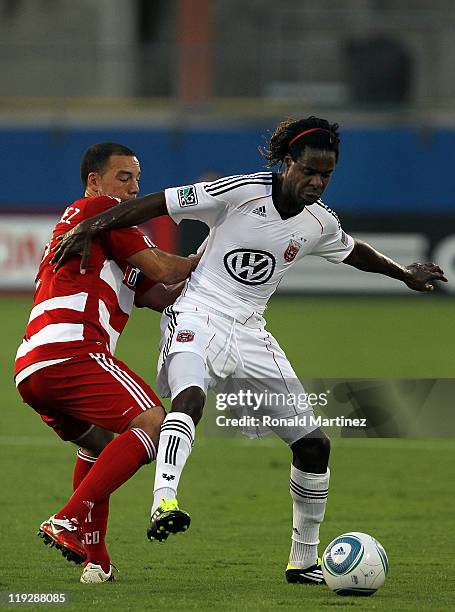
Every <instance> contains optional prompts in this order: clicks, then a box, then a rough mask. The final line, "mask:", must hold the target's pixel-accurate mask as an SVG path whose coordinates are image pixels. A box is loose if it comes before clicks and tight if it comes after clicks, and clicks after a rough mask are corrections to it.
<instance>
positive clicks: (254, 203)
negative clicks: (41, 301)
mask: <svg viewBox="0 0 455 612" xmlns="http://www.w3.org/2000/svg"><path fill="white" fill-rule="evenodd" d="M338 146H339V135H338V125H337V124H332V125H331V124H329V123H328V122H327V121H326V120H324V119H318V118H316V117H309V118H307V119H302V120H300V121H284V122H282V123H280V124H279V125H278V127H277V129H276V131H275V133H274V134H273V135H272V137H271V139H270V143H269V149H268V151H267V152H266V153H265V157H266V159H267V161H268V162H269V165H270V166H274V165H275V164H278V163H281V164H282V171H281V172H278V173H275V172H259V173H254V174H247V175H237V176H231V177H227V178H222V179H219V180H217V181H214V182H211V183H197V184H194V185H188V186H185V187H178V188H172V189H167V190H166V191H165V193H164V194H163V193H161V194H152V195H150V196H145V197H144V198H139V199H136V201H135V202H131V203H125V204H119V205H118V206H116V207H114V208H112V209H110V210H109V211H107V212H106V213H103V214H102V215H98V216H97V217H94V218H93V219H91V220H88V221H84V222H83V223H82V224H81V225H80V226H79V227H78V228H75V229H74V230H72V231H71V232H70V233H69V234H67V235H66V236H65V237H64V238H63V239H62V242H61V246H60V247H59V248H58V249H57V251H56V255H55V260H61V261H64V260H65V259H66V258H67V257H68V256H70V255H71V254H74V253H77V252H80V251H82V252H83V256H82V261H81V268H84V267H85V266H86V263H87V260H88V256H89V250H88V246H89V242H90V239H91V238H92V237H93V236H94V235H96V234H97V233H99V232H100V231H104V230H106V229H112V228H121V227H128V226H129V225H133V224H138V223H142V222H143V221H145V220H147V219H149V218H151V217H154V216H158V215H160V214H168V215H169V216H170V217H171V218H172V219H173V220H174V221H175V222H176V223H179V222H180V221H181V220H182V219H197V220H199V221H203V222H204V223H206V224H207V225H208V226H209V228H210V233H209V237H208V240H207V243H206V245H205V252H204V254H203V256H202V259H201V261H200V263H199V265H198V267H197V269H196V270H195V271H194V272H193V274H192V275H191V278H190V280H189V281H188V282H187V284H186V286H185V288H184V290H183V291H182V294H181V296H180V297H179V298H178V299H177V301H176V302H175V304H174V305H173V306H171V307H168V308H167V309H166V310H165V311H164V313H163V318H162V340H161V354H160V359H159V363H158V388H159V392H160V393H162V394H163V395H170V396H171V398H172V409H171V412H170V413H169V414H168V415H167V416H166V418H165V420H164V422H163V425H162V427H161V433H160V444H159V449H158V456H157V468H156V475H155V486H154V503H153V507H152V516H151V523H150V527H149V529H148V537H149V538H150V539H157V540H164V539H166V538H167V537H168V535H169V533H175V532H178V531H183V530H185V529H187V528H188V526H189V523H190V518H189V516H188V515H187V514H186V513H185V512H183V511H182V510H180V509H179V508H178V505H177V501H176V496H177V487H178V483H179V479H180V476H181V473H182V470H183V468H184V465H185V463H186V461H187V459H188V457H189V455H190V453H191V448H192V445H193V442H194V437H195V426H196V425H197V424H198V422H199V420H200V418H201V416H202V411H203V407H204V402H205V396H206V393H207V390H208V387H210V388H213V389H214V390H217V389H218V390H219V389H223V390H225V384H226V382H228V383H229V382H232V383H235V381H237V382H238V381H240V380H243V379H247V380H248V383H247V384H248V385H249V386H250V387H251V386H252V385H253V386H254V381H257V384H258V386H259V388H260V390H262V391H268V392H270V393H288V394H289V395H291V394H292V396H293V397H299V394H304V389H303V387H302V386H301V384H300V382H299V381H298V379H297V376H296V374H295V372H294V370H293V369H292V366H291V365H290V363H289V362H288V360H287V359H286V355H285V354H284V352H283V350H282V349H281V348H280V346H279V344H278V342H277V341H276V340H275V339H274V338H273V336H272V335H271V334H270V333H269V332H268V331H267V330H266V328H265V320H264V318H263V313H264V310H265V308H266V305H267V302H268V300H269V299H270V297H271V296H272V295H273V293H274V292H275V290H276V288H277V286H278V285H279V283H280V281H281V279H282V278H283V276H284V274H285V273H286V271H287V270H288V269H289V268H290V267H291V266H293V265H294V264H295V262H296V261H298V260H299V259H301V258H302V257H304V256H306V255H310V254H311V255H318V256H320V257H323V258H325V259H327V260H328V261H331V262H333V263H336V264H337V263H341V262H343V263H346V264H349V265H352V266H354V267H356V268H359V269H361V270H365V271H369V272H377V273H381V274H385V275H387V276H390V277H392V278H396V279H398V280H401V281H402V282H404V283H405V284H406V285H407V286H408V287H410V288H411V289H414V290H416V291H431V290H432V289H433V284H432V281H434V280H443V281H445V280H446V279H445V278H444V275H443V272H442V270H441V269H440V268H439V267H438V266H437V265H435V264H431V263H428V264H412V265H410V266H407V267H404V266H402V265H400V264H398V263H396V262H394V261H392V260H391V259H389V258H387V257H386V256H385V255H382V254H381V253H378V252H377V251H375V250H374V249H373V248H372V247H370V246H369V245H367V244H366V243H363V242H360V241H356V240H354V239H353V238H352V237H351V236H349V235H348V234H346V233H345V232H344V231H343V229H342V228H341V225H340V222H339V220H338V217H337V215H336V214H335V213H334V212H333V211H332V210H331V209H330V208H328V207H327V206H326V205H325V204H324V203H323V202H322V201H321V200H320V198H321V196H322V193H323V191H324V189H325V188H326V186H327V184H328V182H329V180H330V177H331V175H332V172H333V170H334V169H335V165H336V162H337V160H338ZM58 265H59V264H58ZM301 396H302V395H300V397H301ZM311 414H312V408H311V407H310V406H306V407H303V408H302V407H301V406H299V405H298V404H297V402H295V403H294V404H292V403H291V404H289V403H285V404H284V405H282V404H280V405H270V406H266V405H261V406H260V408H259V410H257V411H256V415H255V416H256V417H266V416H269V417H270V416H272V417H277V416H278V417H281V418H284V417H293V416H296V415H302V416H303V415H306V416H309V415H311ZM297 422H299V423H302V422H305V419H298V421H297ZM306 422H307V423H309V422H310V419H307V420H306ZM271 428H272V429H273V430H274V432H275V433H276V434H277V435H278V436H279V437H280V438H281V439H282V440H283V441H284V442H286V443H287V444H288V445H289V447H290V449H291V452H292V463H291V480H290V493H291V497H292V502H293V527H292V535H291V552H290V557H289V563H288V566H287V568H286V579H287V581H288V582H298V583H310V584H323V582H324V580H323V577H322V572H321V567H320V562H319V560H318V551H317V545H318V543H319V528H320V524H321V522H322V520H323V518H324V512H325V507H326V502H327V494H328V488H329V476H330V472H329V468H328V460H329V454H330V441H329V438H328V437H327V436H326V435H325V433H324V432H323V431H322V430H321V429H320V428H318V427H316V425H311V424H308V425H302V424H296V425H294V426H289V427H273V426H272V427H271Z"/></svg>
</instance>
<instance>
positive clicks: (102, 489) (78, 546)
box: [14, 143, 198, 582]
mask: <svg viewBox="0 0 455 612" xmlns="http://www.w3.org/2000/svg"><path fill="white" fill-rule="evenodd" d="M81 178H82V182H83V185H84V188H85V195H84V197H83V198H81V199H80V200H77V201H76V202H74V203H73V204H71V205H70V206H68V207H67V208H66V210H65V211H64V213H63V215H62V217H61V219H60V221H59V222H58V223H57V225H56V226H55V228H54V230H53V233H52V238H51V241H50V243H49V244H48V245H47V246H46V249H45V253H44V256H43V259H42V262H41V265H40V267H39V271H38V275H37V277H36V291H35V296H34V303H33V308H32V311H31V314H30V318H29V321H28V324H27V328H26V332H25V336H24V339H23V342H22V344H21V345H20V347H19V349H18V351H17V355H16V363H15V373H14V374H15V382H16V385H17V387H18V391H19V393H20V394H21V396H22V398H23V400H24V402H26V403H27V404H29V405H30V406H31V407H32V408H33V409H34V410H36V412H38V413H39V415H40V416H41V419H42V420H43V421H44V422H45V423H46V424H47V425H48V426H50V427H52V428H53V429H54V431H55V432H56V433H57V435H59V436H60V437H61V438H62V439H63V440H65V441H71V442H74V443H76V444H77V445H79V446H80V448H79V450H78V452H77V459H76V465H75V469H74V477H73V488H74V492H73V495H72V497H71V498H70V499H69V501H68V502H67V503H66V504H65V506H63V508H60V510H58V512H56V514H54V515H53V516H52V517H50V518H49V519H47V520H46V521H44V522H43V523H42V525H41V527H40V530H39V533H38V534H39V535H41V537H43V539H44V541H45V543H46V544H50V545H55V546H56V547H57V548H58V549H60V550H61V551H62V553H63V555H64V556H65V557H67V559H68V560H72V561H75V562H76V563H84V564H85V568H84V571H83V574H82V577H81V582H106V581H109V580H112V566H111V563H110V558H109V554H108V551H107V548H106V545H105V534H106V529H107V519H108V511H109V497H110V495H111V493H112V492H113V491H115V490H116V489H117V488H118V487H119V486H121V485H122V484H123V483H124V482H126V481H127V480H128V479H129V478H130V477H131V476H132V475H133V474H134V473H135V472H136V471H137V470H138V469H139V468H140V467H141V466H142V465H144V464H146V463H150V462H151V461H153V460H154V459H155V457H156V449H157V446H158V437H159V431H160V426H161V423H162V421H163V419H164V410H163V408H162V406H161V402H160V400H159V399H158V398H157V396H156V395H155V394H154V392H153V391H152V389H151V388H150V387H149V386H148V385H147V383H145V382H144V381H143V380H142V379H141V378H140V377H139V376H137V375H136V374H135V373H134V372H133V371H131V370H130V369H129V368H128V366H126V365H125V364H124V363H122V362H121V361H119V360H118V359H116V358H115V357H114V351H115V345H116V343H117V340H118V337H119V336H120V334H121V333H122V331H123V329H124V327H125V325H126V323H127V320H128V317H129V315H130V313H131V310H132V307H133V305H134V304H136V305H140V306H148V307H151V308H154V309H156V310H162V309H163V308H164V307H165V306H167V305H168V304H171V303H172V302H173V301H174V299H175V297H176V295H177V294H178V292H179V287H178V286H176V287H175V288H168V287H167V285H172V284H174V283H178V282H179V281H182V280H184V279H185V278H187V277H188V275H189V274H190V273H191V271H192V270H193V269H194V267H195V266H196V264H197V261H198V258H197V257H190V258H184V257H178V256H175V255H171V254H168V253H165V252H163V251H160V250H159V249H157V248H156V247H155V245H154V244H153V243H152V242H151V241H150V239H149V238H148V237H147V236H145V235H144V234H143V233H142V232H141V231H140V230H139V229H137V228H128V229H124V230H115V231H112V232H109V233H108V234H105V235H103V236H102V237H101V238H100V239H99V240H98V241H96V245H95V247H94V250H93V252H92V256H91V258H90V264H89V266H88V268H87V271H86V273H85V274H84V275H81V274H80V272H79V264H80V261H79V258H78V257H75V258H73V259H71V260H70V261H68V262H67V263H66V264H65V265H64V266H63V267H62V268H61V269H60V270H58V271H57V272H56V273H54V271H53V267H52V265H51V264H50V260H51V257H52V255H51V248H52V246H53V245H54V244H55V237H56V236H57V235H59V234H62V233H64V232H65V231H67V230H69V229H71V228H72V227H74V226H75V225H77V224H78V223H79V222H80V221H82V220H83V219H86V218H89V217H91V216H93V215H94V214H97V213H100V212H103V211H105V210H107V209H109V208H110V207H112V206H114V205H116V204H117V203H118V202H119V201H124V200H127V199H131V198H134V197H136V195H137V193H138V190H139V186H138V184H139V178H140V165H139V161H138V159H137V157H136V155H135V154H134V152H133V151H131V150H130V149H128V148H127V147H124V146H122V145H118V144H115V143H101V144H97V145H94V146H92V147H90V148H89V149H88V150H87V151H86V153H85V155H84V156H83V159H82V163H81ZM164 283H166V285H165V284H164ZM112 432H116V433H118V434H119V435H118V437H116V438H115V439H114V436H113V433H112Z"/></svg>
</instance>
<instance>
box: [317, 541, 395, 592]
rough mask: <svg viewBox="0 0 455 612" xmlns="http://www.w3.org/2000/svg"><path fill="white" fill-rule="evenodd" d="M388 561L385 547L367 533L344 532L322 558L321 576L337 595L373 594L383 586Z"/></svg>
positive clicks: (331, 543) (328, 547)
mask: <svg viewBox="0 0 455 612" xmlns="http://www.w3.org/2000/svg"><path fill="white" fill-rule="evenodd" d="M388 569H389V561H388V559H387V555H386V552H385V550H384V548H383V547H382V546H381V544H379V542H378V541H377V540H375V539H374V538H373V537H372V536H370V535H368V534H367V533H360V532H358V531H353V532H351V533H343V535H340V536H338V538H335V540H333V542H330V544H329V545H328V546H327V548H326V549H325V551H324V554H323V555H322V573H323V575H324V579H325V581H326V583H327V586H328V587H329V589H332V591H335V593H337V594H338V595H366V596H368V595H373V593H376V591H377V590H378V589H379V587H381V586H382V585H383V584H384V581H385V577H386V576H387V571H388Z"/></svg>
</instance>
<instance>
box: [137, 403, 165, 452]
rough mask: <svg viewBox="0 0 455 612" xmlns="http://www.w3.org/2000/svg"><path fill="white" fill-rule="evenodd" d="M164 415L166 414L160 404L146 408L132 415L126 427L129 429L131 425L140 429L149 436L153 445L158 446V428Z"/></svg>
mask: <svg viewBox="0 0 455 612" xmlns="http://www.w3.org/2000/svg"><path fill="white" fill-rule="evenodd" d="M165 416H166V415H165V412H164V409H163V407H162V406H154V407H153V408H148V409H147V410H144V412H142V413H141V414H138V415H137V416H136V417H134V419H133V420H132V421H131V422H130V424H129V425H128V429H131V428H132V427H138V428H139V429H142V430H143V431H145V433H146V434H147V435H148V436H149V437H150V438H151V440H152V442H153V443H154V444H155V446H158V440H159V437H160V428H161V424H162V423H163V421H164V417H165Z"/></svg>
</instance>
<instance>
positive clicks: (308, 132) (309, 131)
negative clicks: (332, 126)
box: [289, 127, 331, 146]
mask: <svg viewBox="0 0 455 612" xmlns="http://www.w3.org/2000/svg"><path fill="white" fill-rule="evenodd" d="M318 130H320V131H321V132H327V134H331V131H330V130H325V129H324V128H318V127H317V128H311V130H305V131H304V132H300V134H297V136H294V138H293V139H292V140H291V142H290V143H289V146H291V144H292V143H293V142H295V141H296V140H298V139H299V138H301V137H302V136H305V134H311V132H317V131H318Z"/></svg>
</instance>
